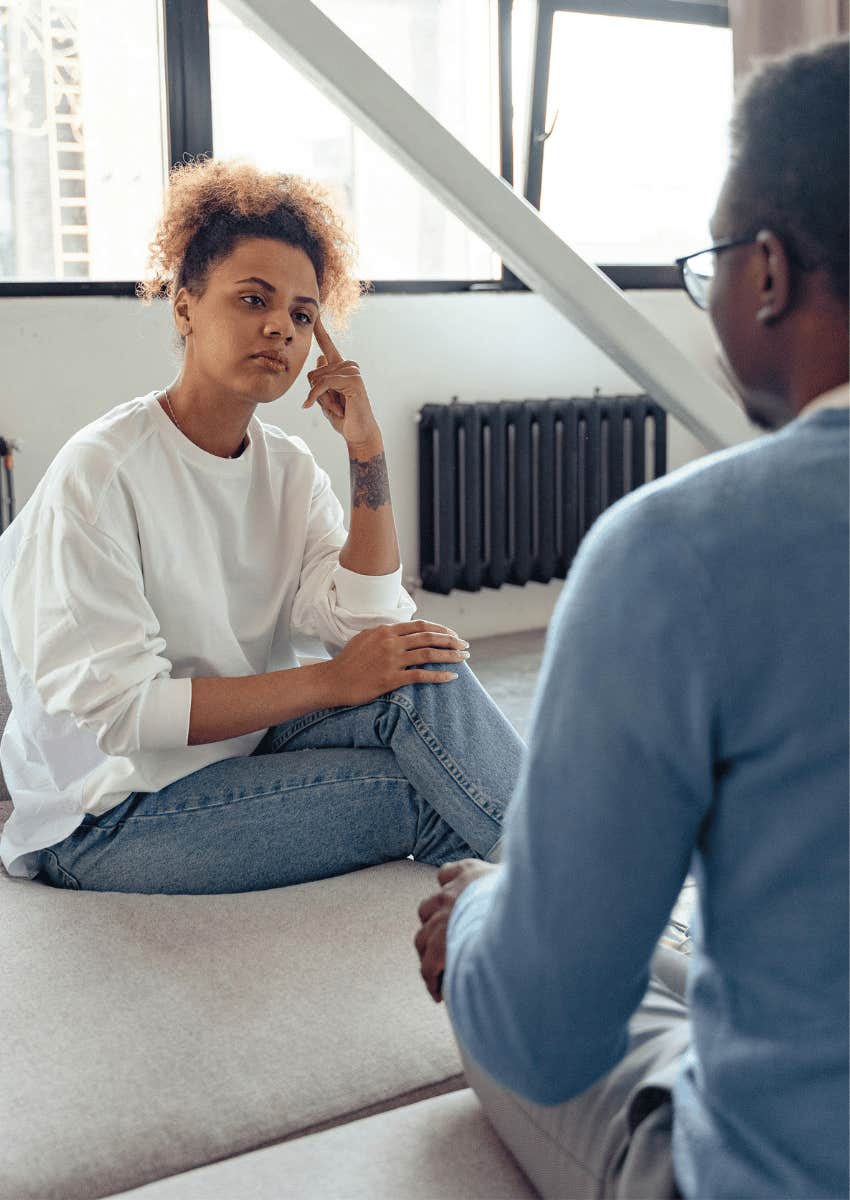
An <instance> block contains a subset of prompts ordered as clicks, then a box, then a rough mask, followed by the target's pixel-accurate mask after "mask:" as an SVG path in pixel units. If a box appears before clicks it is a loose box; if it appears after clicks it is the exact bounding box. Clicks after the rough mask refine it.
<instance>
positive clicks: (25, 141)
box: [0, 0, 164, 280]
mask: <svg viewBox="0 0 850 1200" xmlns="http://www.w3.org/2000/svg"><path fill="white" fill-rule="evenodd" d="M159 64H160V53H159V35H158V4H157V2H156V0H49V2H45V0H6V2H5V3H3V2H2V0H0V279H6V280H13V279H28V280H90V279H122V278H124V279H137V278H138V277H139V275H140V274H141V272H142V268H143V265H144V260H145V256H146V248H147V243H148V242H149V240H150V237H151V233H152V230H153V225H154V221H155V219H156V214H157V209H158V207H159V205H160V203H161V199H162V186H163V179H164V154H163V136H162V117H161V111H162V110H161V92H162V87H161V79H160V65H159Z"/></svg>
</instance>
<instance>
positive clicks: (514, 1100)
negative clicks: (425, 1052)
mask: <svg viewBox="0 0 850 1200" xmlns="http://www.w3.org/2000/svg"><path fill="white" fill-rule="evenodd" d="M687 965H688V959H687V957H686V956H685V955H684V954H681V953H680V952H678V951H675V950H670V949H667V948H666V947H664V946H659V947H658V949H657V950H656V952H655V956H654V957H653V960H652V970H651V976H650V983H649V987H648V988H647V992H646V995H645V997H644V999H643V1002H642V1003H641V1006H640V1008H639V1009H638V1010H637V1012H636V1013H635V1014H634V1016H633V1017H632V1019H631V1022H630V1024H629V1032H630V1044H629V1049H628V1052H627V1053H626V1055H625V1057H624V1058H623V1059H622V1060H621V1061H620V1062H619V1063H618V1064H617V1065H616V1067H614V1068H613V1070H612V1071H610V1072H609V1074H608V1075H606V1076H604V1077H603V1078H602V1079H600V1080H599V1081H598V1082H597V1083H595V1084H593V1085H592V1086H591V1087H589V1088H588V1089H587V1091H585V1092H582V1094H581V1095H579V1096H575V1097H574V1098H573V1099H572V1100H568V1101H567V1102H566V1103H565V1104H560V1105H556V1106H554V1107H551V1108H550V1107H544V1106H542V1105H539V1104H534V1103H532V1102H531V1101H529V1100H524V1099H522V1098H521V1097H519V1096H516V1095H514V1094H513V1093H511V1092H508V1091H507V1090H506V1089H505V1088H503V1087H501V1085H500V1084H498V1083H496V1082H495V1080H494V1079H492V1078H491V1076H489V1075H488V1074H486V1072H484V1071H483V1070H482V1069H481V1068H480V1067H479V1066H478V1065H477V1064H476V1063H475V1062H473V1061H472V1060H471V1059H470V1058H469V1056H468V1055H467V1054H466V1052H465V1051H464V1049H463V1047H461V1048H460V1050H461V1057H462V1058H463V1063H464V1068H465V1071H466V1076H467V1079H468V1080H469V1083H470V1086H471V1087H473V1088H474V1089H475V1092H476V1094H477V1096H478V1098H479V1100H480V1101H481V1104H482V1106H483V1108H484V1111H485V1112H486V1114H487V1116H488V1118H489V1119H490V1121H491V1122H492V1124H493V1126H494V1127H495V1129H496V1131H497V1132H498V1134H499V1136H500V1137H501V1139H502V1141H503V1142H504V1143H505V1145H506V1146H507V1147H508V1149H509V1150H510V1151H511V1153H512V1154H513V1156H514V1158H516V1160H517V1162H518V1163H519V1165H520V1166H521V1167H522V1169H523V1171H524V1172H525V1174H526V1175H527V1176H528V1178H529V1180H530V1181H531V1183H532V1184H533V1185H534V1187H535V1188H536V1189H537V1191H538V1192H539V1193H540V1195H541V1196H543V1197H544V1198H545V1200H598V1198H599V1200H601V1198H602V1197H615V1198H616V1200H673V1198H675V1197H677V1196H678V1195H679V1193H678V1191H677V1188H676V1181H675V1178H674V1175H673V1163H672V1159H671V1152H670V1138H671V1133H672V1117H673V1109H672V1102H671V1097H670V1091H671V1088H672V1086H673V1082H674V1080H675V1078H676V1075H677V1074H678V1072H679V1068H680V1066H681V1062H682V1056H683V1054H684V1052H685V1050H686V1049H687V1046H688V1016H687V1007H686V1005H685V1000H684V993H685V977H686V973H687Z"/></svg>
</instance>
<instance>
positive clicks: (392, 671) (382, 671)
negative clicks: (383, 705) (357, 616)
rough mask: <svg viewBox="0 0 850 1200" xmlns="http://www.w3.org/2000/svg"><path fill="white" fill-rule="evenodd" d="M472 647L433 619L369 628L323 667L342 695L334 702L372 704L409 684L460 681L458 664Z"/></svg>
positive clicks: (334, 686) (335, 691) (336, 690)
mask: <svg viewBox="0 0 850 1200" xmlns="http://www.w3.org/2000/svg"><path fill="white" fill-rule="evenodd" d="M468 646H469V643H468V642H466V641H464V639H463V638H462V637H459V636H458V634H456V633H455V632H454V630H453V629H448V628H447V627H446V626H445V625H436V624H434V623H433V622H432V621H405V622H403V623H402V624H400V625H378V626H377V627H376V628H375V629H364V630H363V632H362V633H358V634H356V635H355V636H354V637H353V638H352V639H351V641H350V642H349V643H348V644H347V645H346V646H345V647H344V648H343V649H342V650H341V651H340V653H339V654H338V655H337V656H336V658H334V659H332V660H331V661H330V662H329V663H327V664H323V665H324V666H326V668H327V672H328V676H329V678H330V679H331V690H332V691H333V694H334V695H335V696H336V697H337V698H336V699H335V700H333V701H332V702H331V703H333V704H340V705H342V704H367V703H368V702H369V701H370V700H374V699H375V698H376V697H377V696H382V695H383V694H384V693H385V692H392V691H394V690H395V689H396V688H399V687H404V686H405V685H406V684H408V683H450V682H451V681H452V680H453V679H457V672H456V671H453V670H452V669H451V668H452V666H453V665H455V664H457V663H461V662H465V660H466V659H467V658H469V652H468V649H467V647H468ZM435 664H437V666H438V669H434V665H435ZM442 664H445V667H444V668H443V667H442ZM428 668H430V669H428Z"/></svg>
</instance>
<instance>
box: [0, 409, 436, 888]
mask: <svg viewBox="0 0 850 1200" xmlns="http://www.w3.org/2000/svg"><path fill="white" fill-rule="evenodd" d="M157 395H158V393H151V394H149V395H147V396H143V397H141V398H138V399H135V400H131V401H130V402H129V403H126V404H122V405H119V407H117V408H114V409H112V411H111V412H108V413H107V414H106V415H105V416H103V417H101V418H100V419H98V420H96V421H94V422H93V423H92V424H91V425H88V426H86V428H85V429H82V430H80V432H79V433H77V434H76V435H75V436H74V437H73V438H72V439H71V440H70V441H69V442H68V443H67V445H65V446H64V447H63V449H62V450H61V451H60V452H59V454H58V455H57V457H56V458H55V459H54V461H53V463H52V464H51V466H50V467H49V468H48V470H47V473H46V474H45V476H44V478H43V480H42V481H41V483H40V485H39V486H38V488H37V490H36V491H35V493H34V494H33V496H32V498H31V499H30V500H29V502H28V503H27V504H26V505H25V507H24V508H23V509H22V510H21V512H20V513H19V515H18V516H17V518H16V519H15V520H14V521H13V522H12V524H11V525H10V526H9V528H8V529H7V530H6V532H5V533H4V534H3V536H2V537H0V656H2V662H3V668H4V671H5V675H6V682H7V686H8V689H9V695H10V697H11V701H12V714H11V717H10V718H9V721H8V723H7V725H6V729H5V732H4V735H3V739H2V742H0V763H2V767H3V774H4V777H5V779H6V783H7V785H8V788H9V791H10V793H11V795H12V800H13V802H14V810H13V812H12V815H11V816H10V818H9V820H8V821H7V823H6V825H5V827H4V829H3V834H2V838H1V839H0V858H2V861H3V863H4V865H5V866H6V869H7V870H8V871H9V873H10V874H12V875H18V876H24V877H27V876H28V877H32V876H33V875H34V874H35V872H36V869H37V868H36V865H35V859H36V855H35V853H34V852H35V851H37V850H39V849H41V848H43V847H45V846H50V845H53V844H54V843H55V842H58V841H61V840H62V839H63V838H65V837H67V836H68V835H69V834H70V833H71V832H72V831H73V830H74V829H75V828H76V827H77V826H78V825H79V824H80V822H81V821H82V819H83V816H84V814H85V813H93V814H95V815H97V814H99V813H103V812H106V811H107V810H108V809H110V808H114V807H115V806H116V805H118V804H120V803H121V802H122V801H123V800H125V799H126V798H127V796H129V795H130V793H131V792H135V791H145V792H154V791H159V790H160V789H161V788H163V787H165V786H167V785H168V784H169V783H173V782H174V780H176V779H181V778H183V777H184V776H186V775H189V774H191V773H192V772H193V771H197V770H199V769H201V768H202V767H206V766H208V765H209V764H210V763H214V762H218V761H220V760H222V759H225V758H233V757H236V756H239V755H248V754H250V753H251V752H252V751H253V750H254V749H255V747H256V746H257V745H258V743H259V742H260V740H261V738H262V736H263V734H264V732H265V730H262V729H261V730H257V731H256V732H255V733H250V734H246V735H244V736H242V737H235V738H230V739H228V740H227V741H222V742H213V743H210V744H208V745H203V746H189V745H188V744H187V743H188V732H189V710H190V706H191V696H192V683H191V681H192V679H193V678H195V677H197V678H203V677H205V676H219V677H223V678H227V677H234V676H245V675H256V674H261V673H263V672H266V671H277V670H281V669H285V668H289V667H296V666H297V665H298V662H297V659H296V656H295V647H296V646H297V645H298V644H299V639H304V638H306V639H319V640H320V641H322V642H323V643H324V644H325V646H326V647H327V648H328V649H329V650H330V651H331V652H334V651H335V650H337V649H339V648H340V647H341V646H343V645H344V644H345V643H346V642H347V641H348V640H349V638H351V637H353V636H354V634H355V633H357V632H359V631H360V630H362V629H366V628H369V627H371V626H374V625H379V624H387V623H391V622H396V621H404V620H408V619H409V617H410V616H411V614H412V613H413V611H414V604H413V602H412V600H411V599H410V597H409V596H408V594H407V593H406V592H405V591H404V589H403V588H402V586H401V569H399V570H398V571H396V572H394V573H393V574H392V575H381V576H366V575H358V574H355V573H353V572H351V571H348V570H346V569H345V568H344V567H341V566H340V564H339V551H340V548H341V547H342V545H343V544H344V542H345V539H346V536H347V534H346V530H345V526H344V523H343V511H342V508H341V506H340V503H339V501H338V500H337V498H336V496H334V494H333V492H332V491H331V488H330V481H329V479H328V476H327V475H326V474H325V472H324V471H322V470H321V469H320V468H319V467H318V466H317V464H316V462H315V460H314V458H313V456H312V454H311V453H310V451H309V450H308V449H307V447H306V445H305V444H304V443H303V442H302V441H301V440H300V439H299V438H294V437H287V436H286V434H284V433H282V432H281V431H280V430H279V429H276V428H275V427H274V426H271V425H266V424H264V423H263V422H261V421H260V420H259V419H258V418H257V417H256V416H254V417H253V418H252V419H251V423H250V425H249V426H248V437H249V444H248V446H247V448H246V449H245V450H244V451H243V453H242V454H241V455H240V456H239V457H238V458H233V459H230V458H218V457H217V456H215V455H213V454H209V453H207V452H206V451H205V450H201V449H200V447H198V446H196V445H195V444H194V443H193V442H191V441H189V439H188V438H186V437H184V435H183V434H182V433H181V432H180V431H179V430H178V429H177V428H176V427H175V426H174V425H173V424H172V423H171V421H170V420H169V419H168V417H167V416H166V415H165V413H164V412H163V411H162V409H161V407H160V405H159V402H158V400H157ZM293 686H294V685H293Z"/></svg>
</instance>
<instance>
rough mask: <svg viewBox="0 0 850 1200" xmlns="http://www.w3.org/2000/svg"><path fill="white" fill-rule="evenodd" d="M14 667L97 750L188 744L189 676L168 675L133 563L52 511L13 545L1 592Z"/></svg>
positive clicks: (61, 511) (71, 516)
mask: <svg viewBox="0 0 850 1200" xmlns="http://www.w3.org/2000/svg"><path fill="white" fill-rule="evenodd" d="M2 605H3V612H4V616H5V618H6V621H7V624H8V627H9V634H10V638H11V641H12V645H13V648H14V650H15V653H16V655H17V656H18V660H19V662H20V665H21V668H22V670H23V671H25V672H26V674H27V675H28V676H29V677H30V679H31V680H32V683H33V686H34V688H35V690H36V692H37V694H38V696H39V699H40V700H41V703H42V704H43V705H44V708H45V711H46V712H47V713H48V714H50V715H51V716H55V715H59V714H69V715H70V716H72V717H73V718H74V719H75V721H76V722H77V724H78V725H79V726H80V727H81V728H85V729H88V730H90V731H91V732H92V733H93V734H94V735H95V737H96V740H97V745H98V747H99V748H100V750H102V751H103V753H104V754H110V755H117V756H125V755H131V754H133V753H135V752H137V751H139V750H154V749H158V750H166V749H175V748H178V747H183V746H186V745H187V742H188V733H189V712H190V708H191V700H192V681H191V679H188V678H187V679H173V678H172V677H171V670H172V664H171V662H170V660H169V659H168V658H167V657H166V653H165V651H166V644H165V639H164V638H163V637H162V636H161V635H160V628H159V621H158V620H157V617H156V614H155V613H154V611H153V609H152V608H151V606H150V604H149V602H148V600H147V597H146V596H145V592H144V579H143V576H142V571H141V567H140V564H139V563H138V562H137V561H135V560H134V559H133V557H132V556H131V555H130V554H128V552H127V551H126V550H125V549H124V548H123V547H122V546H121V545H119V544H118V542H116V541H115V540H114V538H112V537H110V536H109V535H108V534H106V533H105V532H103V531H102V530H100V529H98V528H97V527H96V526H95V525H92V524H90V523H89V522H87V521H86V520H84V519H83V518H82V517H81V516H79V515H78V514H77V513H75V512H73V511H72V510H70V509H65V508H52V509H49V510H47V511H46V512H45V514H44V516H43V519H42V520H41V521H40V522H39V524H38V527H37V529H36V530H34V531H33V533H32V534H31V535H30V536H29V537H28V538H27V539H26V540H25V541H24V542H23V543H22V544H21V547H20V552H19V554H18V557H17V561H16V564H15V567H14V569H13V571H12V572H11V574H10V575H9V577H8V578H7V580H6V583H5V586H4V589H3V595H2Z"/></svg>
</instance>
